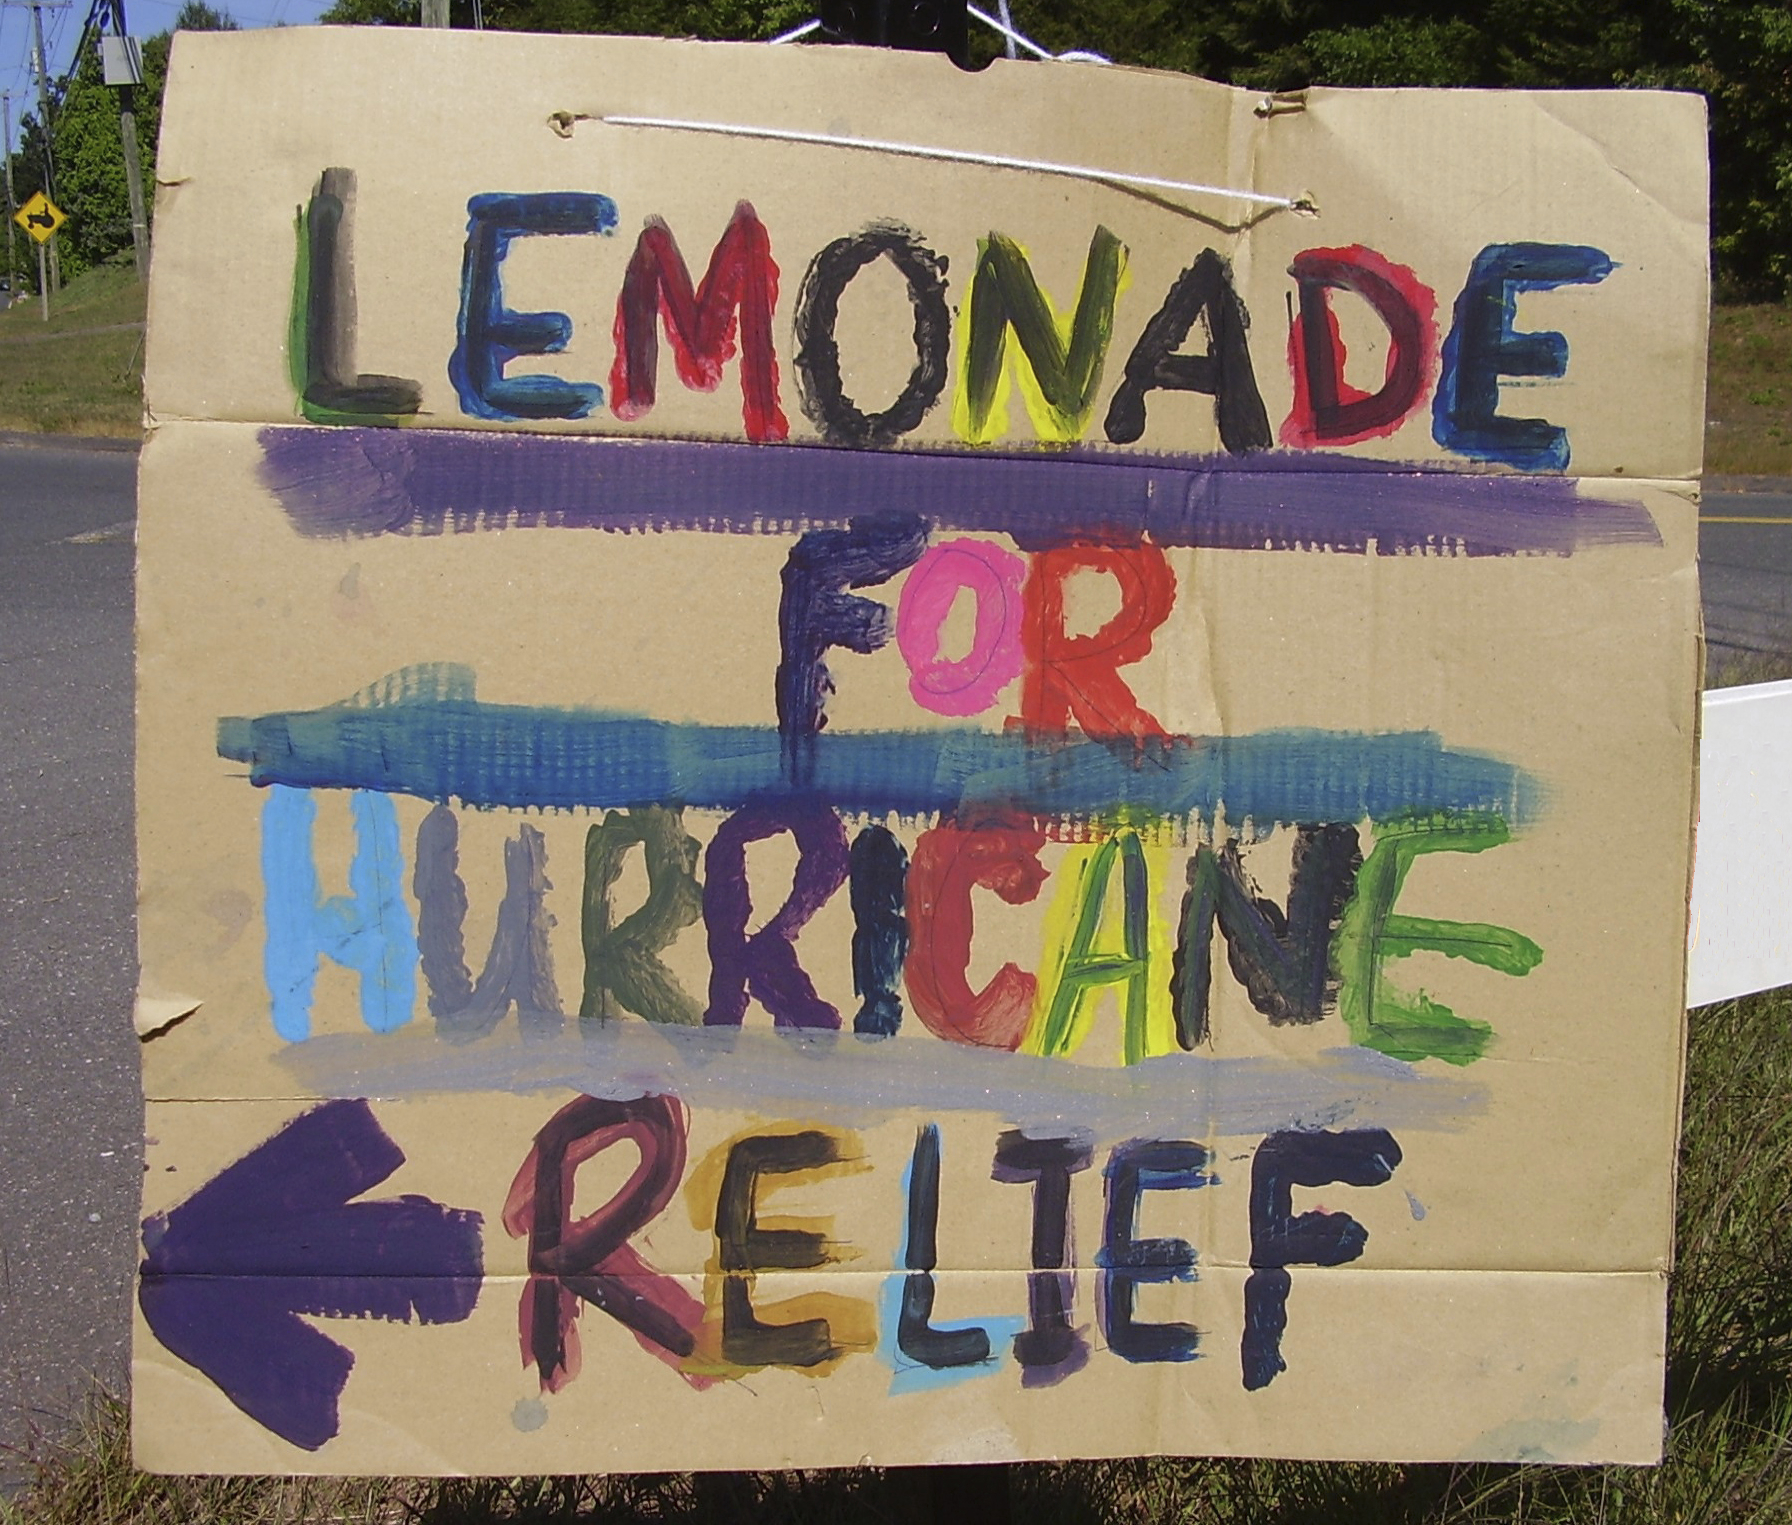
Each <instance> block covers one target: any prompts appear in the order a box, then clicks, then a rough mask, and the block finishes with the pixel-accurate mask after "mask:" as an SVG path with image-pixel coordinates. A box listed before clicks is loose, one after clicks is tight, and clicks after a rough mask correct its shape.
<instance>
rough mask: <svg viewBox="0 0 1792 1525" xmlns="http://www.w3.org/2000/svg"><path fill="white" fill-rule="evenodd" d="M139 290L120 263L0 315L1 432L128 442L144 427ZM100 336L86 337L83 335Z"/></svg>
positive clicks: (141, 293)
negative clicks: (45, 300)
mask: <svg viewBox="0 0 1792 1525" xmlns="http://www.w3.org/2000/svg"><path fill="white" fill-rule="evenodd" d="M143 297H144V289H143V286H142V284H141V283H140V282H139V281H138V279H137V276H136V271H135V270H134V268H133V267H132V266H131V264H130V263H129V262H128V261H127V262H126V263H124V264H122V265H103V266H101V267H100V268H99V269H97V270H90V271H88V272H87V273H86V274H84V275H80V276H77V277H75V279H73V280H72V281H70V282H69V283H68V285H67V286H66V287H64V288H63V290H62V291H61V292H59V293H55V294H53V295H52V296H51V298H50V321H49V322H48V323H45V322H44V321H43V317H42V315H41V309H40V308H39V306H38V302H37V298H36V297H25V298H22V299H21V300H20V301H17V302H15V303H14V304H13V305H12V306H11V307H9V308H8V309H7V310H6V311H5V312H0V429H19V430H24V431H27V432H33V433H45V434H106V435H114V436H123V437H130V436H133V435H136V434H138V433H140V432H141V430H142V427H143V330H142V328H141V327H137V328H121V327H119V326H118V325H120V324H141V323H142V322H143ZM88 329H106V330H110V331H109V332H103V333H90V332H83V331H82V330H88Z"/></svg>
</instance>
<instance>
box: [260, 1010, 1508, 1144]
mask: <svg viewBox="0 0 1792 1525" xmlns="http://www.w3.org/2000/svg"><path fill="white" fill-rule="evenodd" d="M279 1062H280V1063H281V1064H284V1065H285V1066H286V1067H287V1069H288V1070H289V1072H290V1073H291V1074H292V1075H293V1076H294V1077H295V1078H296V1079H297V1080H298V1081H299V1083H300V1084H301V1085H303V1087H304V1088H305V1089H306V1090H308V1091H315V1092H317V1093H318V1094H320V1095H324V1096H339V1095H355V1096H360V1095H366V1094H369V1093H372V1094H374V1095H379V1096H393V1097H397V1096H412V1095H420V1094H423V1093H426V1092H434V1091H444V1092H447V1091H463V1092H473V1091H509V1092H512V1093H515V1094H519V1095H526V1094H531V1093H535V1092H542V1091H561V1090H570V1091H581V1092H583V1093H585V1094H586V1095H588V1096H595V1097H605V1098H609V1099H612V1100H618V1101H628V1100H632V1099H634V1098H636V1097H639V1096H649V1095H656V1094H663V1093H672V1094H676V1095H677V1096H678V1097H680V1098H681V1099H682V1100H683V1101H684V1103H685V1104H686V1105H687V1106H689V1107H691V1108H692V1109H693V1110H699V1111H700V1110H704V1109H713V1110H718V1111H729V1110H733V1111H751V1112H758V1113H772V1114H782V1115H787V1116H816V1117H839V1118H841V1119H843V1120H846V1121H855V1120H857V1121H861V1122H862V1121H863V1120H864V1118H865V1117H867V1116H869V1115H871V1114H874V1113H889V1114H896V1115H900V1114H904V1113H908V1112H912V1111H913V1109H914V1107H915V1104H916V1098H917V1097H925V1098H926V1105H927V1107H928V1108H929V1109H930V1110H931V1111H933V1112H936V1113H939V1112H981V1113H994V1114H997V1115H999V1116H1003V1117H1006V1118H1007V1119H1008V1120H1009V1121H1011V1122H1013V1123H1014V1124H1015V1125H1016V1126H1018V1127H1022V1128H1027V1127H1032V1126H1036V1125H1044V1124H1057V1123H1060V1122H1061V1123H1063V1124H1065V1125H1071V1124H1074V1125H1076V1126H1079V1127H1087V1128H1090V1129H1092V1130H1093V1131H1094V1132H1095V1133H1097V1134H1104V1135H1105V1134H1112V1133H1124V1134H1126V1135H1127V1136H1131V1135H1134V1134H1137V1135H1140V1136H1156V1137H1163V1138H1217V1137H1257V1136H1262V1135H1264V1134H1268V1133H1276V1132H1281V1131H1285V1130H1290V1129H1302V1128H1305V1129H1313V1128H1328V1127H1339V1126H1344V1125H1349V1126H1361V1127H1367V1126H1375V1127H1385V1128H1388V1129H1403V1130H1406V1131H1442V1132H1452V1133H1453V1132H1457V1131H1459V1130H1460V1129H1462V1128H1463V1127H1464V1126H1465V1125H1466V1124H1468V1123H1470V1122H1472V1121H1473V1120H1474V1119H1475V1118H1476V1117H1478V1116H1480V1115H1481V1113H1482V1112H1483V1111H1484V1109H1485V1107H1486V1101H1487V1093H1486V1088H1485V1087H1484V1086H1482V1085H1479V1084H1477V1083H1475V1082H1473V1081H1470V1080H1466V1079H1464V1078H1462V1076H1461V1075H1460V1074H1459V1073H1457V1072H1454V1071H1452V1072H1450V1073H1448V1074H1444V1075H1429V1074H1424V1073H1421V1072H1419V1071H1417V1070H1415V1069H1413V1068H1412V1067H1411V1066H1410V1065H1406V1064H1403V1063H1401V1062H1400V1061H1399V1060H1395V1059H1389V1058H1387V1057H1385V1056H1384V1055H1380V1054H1376V1053H1374V1052H1372V1051H1370V1050H1368V1049H1360V1048H1337V1049H1327V1050H1325V1051H1323V1052H1322V1053H1321V1054H1319V1055H1318V1056H1317V1057H1315V1058H1313V1059H1311V1060H1305V1059H1303V1060H1301V1061H1299V1062H1295V1061H1293V1060H1287V1059H1276V1058H1267V1057H1265V1058H1240V1059H1212V1058H1208V1057H1206V1056H1205V1055H1200V1054H1182V1053H1176V1054H1164V1055H1161V1056H1158V1057H1155V1058H1150V1059H1145V1060H1143V1061H1141V1062H1140V1063H1138V1064H1135V1065H1131V1066H1128V1067H1126V1068H1123V1069H1122V1068H1110V1067H1107V1066H1098V1065H1090V1064H1077V1063H1069V1062H1066V1061H1065V1060H1062V1059H1051V1058H1044V1057H1036V1056H1033V1055H1029V1054H1009V1053H1002V1052H999V1051H997V1050H994V1049H979V1048H971V1047H968V1046H966V1045H964V1044H957V1043H951V1044H947V1043H941V1042H939V1041H938V1040H937V1039H934V1038H931V1037H927V1036H920V1035H917V1036H912V1037H911V1036H906V1035H898V1036H896V1037H892V1038H883V1039H874V1040H868V1039H866V1038H864V1037H862V1036H858V1035H854V1034H850V1033H843V1032H818V1031H812V1030H807V1031H799V1030H796V1029H789V1028H785V1029H777V1030H772V1029H769V1028H745V1029H742V1028H717V1027H709V1028H703V1027H675V1026H672V1025H670V1024H667V1023H662V1022H626V1021H618V1022H604V1023H586V1024H584V1030H583V1031H582V1032H578V1033H566V1034H563V1035H561V1036H559V1037H556V1038H554V1039H552V1040H548V1041H542V1042H535V1043H528V1044H524V1043H521V1042H513V1041H509V1040H507V1039H503V1038H494V1039H492V1040H489V1041H487V1042H485V1043H479V1044H468V1045H465V1046H460V1045H453V1044H444V1043H438V1042H436V1040H435V1039H434V1037H433V1036H432V1035H431V1034H429V1033H428V1032H422V1033H419V1034H416V1035H411V1034H392V1035H389V1036H382V1035H379V1034H368V1033H326V1034H319V1035H318V1036H317V1037H314V1038H312V1039H311V1040H310V1041H309V1042H306V1043H301V1044H294V1045H292V1046H291V1047H289V1048H287V1049H286V1050H284V1051H282V1052H281V1054H280V1055H279Z"/></svg>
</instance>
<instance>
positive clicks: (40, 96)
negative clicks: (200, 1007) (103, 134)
mask: <svg viewBox="0 0 1792 1525" xmlns="http://www.w3.org/2000/svg"><path fill="white" fill-rule="evenodd" d="M31 53H32V57H33V58H34V59H35V60H36V62H37V124H38V127H39V129H40V130H41V131H42V133H43V136H44V195H46V196H48V197H49V198H50V200H52V201H54V200H55V199H56V166H55V160H54V158H53V156H52V154H51V152H50V69H49V65H48V64H46V63H45V62H44V8H43V6H42V5H41V4H39V3H37V0H32V6H31ZM39 248H42V245H39ZM50 285H52V286H54V287H55V288H56V289H57V290H58V291H60V290H62V259H61V256H60V255H59V254H58V252H57V249H56V240H55V239H54V238H53V237H52V238H51V239H50ZM44 302H45V304H46V305H45V311H46V316H47V314H48V303H49V293H48V292H45V294H44Z"/></svg>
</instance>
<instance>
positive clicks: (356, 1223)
mask: <svg viewBox="0 0 1792 1525" xmlns="http://www.w3.org/2000/svg"><path fill="white" fill-rule="evenodd" d="M403 1163H404V1152H403V1151H402V1150H401V1149H400V1148H399V1147H398V1145H396V1144H395V1143H393V1142H392V1140H391V1139H389V1138H388V1137H387V1136H386V1135H385V1133H384V1132H383V1131H382V1130H381V1128H380V1125H379V1124H378V1123H377V1122H375V1121H374V1116H373V1109H372V1108H371V1107H369V1106H368V1105H367V1103H366V1102H365V1101H329V1102H325V1103H324V1104H323V1105H322V1106H320V1107H314V1108H313V1109H312V1110H311V1111H309V1112H306V1113H304V1114H303V1115H302V1116H300V1117H298V1118H296V1119H294V1120H293V1121H292V1122H290V1123H288V1124H287V1125H286V1127H284V1128H282V1129H281V1130H280V1131H279V1132H278V1133H276V1134H275V1135H274V1136H273V1137H272V1138H271V1139H269V1140H268V1141H267V1142H266V1143H264V1144H262V1145H260V1146H259V1147H258V1148H256V1149H252V1150H251V1151H250V1152H249V1153H248V1154H246V1155H244V1156H243V1158H242V1159H240V1160H238V1161H237V1162H236V1163H235V1164H234V1165H231V1166H230V1167H228V1168H227V1169H226V1170H224V1171H222V1172H221V1173H220V1174H218V1175H216V1176H214V1177H213V1178H212V1179H211V1180H210V1181H208V1182H207V1183H206V1184H205V1185H204V1186H202V1187H200V1189H199V1190H198V1191H196V1192H194V1193H193V1195H192V1196H190V1197H188V1198H187V1200H186V1201H185V1202H183V1203H181V1205H180V1206H179V1207H176V1208H174V1209H173V1210H171V1211H169V1212H166V1213H157V1214H156V1215H155V1216H153V1217H150V1218H145V1219H144V1220H143V1247H144V1249H145V1250H146V1251H147V1252H148V1255H147V1258H146V1259H145V1260H144V1262H143V1265H142V1267H141V1280H140V1283H139V1286H138V1290H137V1300H138V1303H139V1304H140V1305H141V1307H142V1309H143V1316H144V1318H145V1319H147V1320H148V1321H149V1327H150V1329H151V1330H153V1331H154V1333H155V1337H156V1338H157V1339H158V1340H160V1341H161V1342H162V1344H163V1345H165V1346H167V1348H168V1349H169V1350H170V1351H172V1352H173V1353H174V1354H175V1355H177V1356H179V1357H180V1359H181V1360H183V1361H185V1362H187V1364H188V1365H190V1366H196V1367H198V1368H199V1370H200V1371H202V1372H204V1373H205V1374H206V1376H208V1377H210V1378H211V1379H212V1381H214V1382H216V1383H217V1384H218V1386H219V1387H220V1388H222V1389H223V1390H224V1394H225V1396H226V1397H228V1398H229V1399H230V1401H231V1402H232V1403H234V1404H235V1405H236V1406H237V1407H238V1408H240V1409H241V1410H242V1411H243V1412H244V1413H245V1414H247V1415H248V1416H249V1417H250V1418H251V1419H253V1420H255V1421H256V1422H257V1423H258V1424H261V1425H264V1426H265V1427H266V1428H268V1429H270V1430H272V1431H273V1432H274V1433H275V1434H276V1435H278V1436H280V1437H281V1438H282V1439H283V1440H289V1441H291V1442H292V1443H293V1444H294V1445H296V1446H303V1447H304V1448H305V1449H306V1450H307V1451H315V1450H316V1449H317V1448H318V1447H319V1446H321V1445H322V1444H323V1443H324V1442H325V1441H326V1440H329V1439H330V1438H331V1437H332V1436H334V1435H335V1434H336V1431H337V1429H338V1428H339V1421H338V1419H337V1414H336V1400H337V1399H338V1398H340V1397H341V1395H342V1389H343V1386H344V1384H345V1383H347V1381H348V1374H349V1371H350V1370H351V1369H352V1368H353V1366H354V1364H355V1358H354V1355H353V1354H352V1353H351V1352H350V1351H348V1350H346V1349H344V1348H343V1347H342V1346H341V1345H338V1344H337V1343H336V1342H335V1341H334V1340H332V1339H328V1338H326V1337H325V1336H324V1335H322V1334H320V1333H319V1332H318V1331H317V1330H315V1329H313V1328H312V1327H311V1326H310V1325H309V1324H307V1323H306V1322H305V1321H304V1319H303V1318H301V1317H300V1315H301V1314H308V1315H310V1316H312V1317H314V1318H380V1319H389V1320H393V1321H395V1322H399V1323H406V1324H408V1323H410V1322H411V1319H412V1318H413V1316H414V1317H415V1318H416V1319H417V1320H418V1321H419V1322H420V1323H424V1324H453V1323H458V1322H459V1321H460V1320H461V1319H464V1318H465V1317H467V1315H468V1314H470V1313H471V1312H472V1311H473V1305H474V1304H475V1303H476V1302H478V1301H479V1285H480V1281H481V1279H482V1278H483V1276H484V1274H485V1271H484V1260H483V1256H482V1253H481V1244H480V1232H479V1231H480V1228H481V1227H482V1224H483V1220H482V1219H481V1218H480V1215H479V1214H478V1213H475V1212H463V1211H460V1210H457V1209H455V1208H450V1207H445V1206H443V1205H442V1204H441V1203H439V1202H432V1201H430V1200H429V1198H427V1197H418V1196H403V1197H398V1198H396V1199H394V1200H390V1201H383V1202H356V1201H354V1200H353V1199H354V1198H355V1197H358V1196H360V1195H361V1193H362V1192H365V1191H369V1190H371V1189H372V1188H373V1187H375V1186H378V1185H379V1184H380V1182H382V1181H384V1180H385V1179H386V1178H387V1177H388V1176H389V1175H391V1174H392V1172H393V1171H395V1170H397V1169H398V1167H399V1166H400V1165H402V1164H403Z"/></svg>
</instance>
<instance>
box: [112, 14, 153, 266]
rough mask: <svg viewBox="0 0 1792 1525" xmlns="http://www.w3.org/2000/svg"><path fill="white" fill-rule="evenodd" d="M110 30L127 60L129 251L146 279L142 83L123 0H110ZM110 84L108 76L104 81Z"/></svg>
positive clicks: (122, 108)
mask: <svg viewBox="0 0 1792 1525" xmlns="http://www.w3.org/2000/svg"><path fill="white" fill-rule="evenodd" d="M112 29H113V31H114V32H116V33H117V36H118V47H119V50H120V51H121V52H122V53H123V54H124V55H125V57H126V58H127V60H128V61H129V69H128V72H127V74H126V79H127V81H128V83H125V84H121V85H119V86H118V132H119V136H120V137H121V138H122V139H123V140H124V183H125V187H126V189H127V190H129V192H130V195H131V250H132V252H133V253H134V254H135V255H136V257H137V279H138V280H140V281H147V280H148V279H149V218H148V217H147V216H145V215H144V211H143V160H142V156H141V155H140V154H139V153H138V151H137V112H136V86H137V84H138V83H140V82H141V76H140V69H139V64H138V59H139V55H138V53H137V50H136V48H135V47H133V46H132V44H131V39H130V35H129V34H128V33H127V32H126V31H125V25H124V0H112ZM107 83H108V84H111V83H112V81H111V80H110V79H108V80H107Z"/></svg>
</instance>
